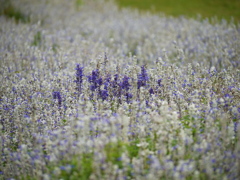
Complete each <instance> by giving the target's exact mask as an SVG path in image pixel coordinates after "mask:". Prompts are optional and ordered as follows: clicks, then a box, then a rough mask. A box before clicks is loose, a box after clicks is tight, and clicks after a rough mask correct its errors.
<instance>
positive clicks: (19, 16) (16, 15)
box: [0, 0, 30, 23]
mask: <svg viewBox="0 0 240 180" xmlns="http://www.w3.org/2000/svg"><path fill="white" fill-rule="evenodd" d="M0 3H1V7H0V15H3V16H6V17H8V18H12V19H14V20H15V21H16V23H19V22H23V23H28V22H29V21H30V17H29V16H28V15H26V14H24V13H23V12H21V11H20V10H19V9H18V8H17V7H15V6H14V5H13V4H12V2H11V1H6V0H1V1H0Z"/></svg>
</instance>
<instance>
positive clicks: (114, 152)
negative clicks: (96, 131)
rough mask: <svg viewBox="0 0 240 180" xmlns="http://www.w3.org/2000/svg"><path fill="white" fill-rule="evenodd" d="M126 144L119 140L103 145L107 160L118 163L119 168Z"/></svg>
mask: <svg viewBox="0 0 240 180" xmlns="http://www.w3.org/2000/svg"><path fill="white" fill-rule="evenodd" d="M125 146H126V144H124V143H123V142H121V141H118V142H117V143H108V144H106V146H105V152H106V155H107V161H108V162H112V163H113V164H116V165H118V167H119V168H122V167H123V165H122V162H121V156H122V153H123V152H124V149H125Z"/></svg>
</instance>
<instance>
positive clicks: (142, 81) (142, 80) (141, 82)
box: [137, 66, 149, 89]
mask: <svg viewBox="0 0 240 180" xmlns="http://www.w3.org/2000/svg"><path fill="white" fill-rule="evenodd" d="M148 79H149V78H148V74H147V71H146V69H145V66H142V67H141V73H140V74H139V75H138V82H137V85H138V89H140V87H143V86H146V85H147V81H148Z"/></svg>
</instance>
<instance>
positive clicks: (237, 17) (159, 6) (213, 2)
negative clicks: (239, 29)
mask: <svg viewBox="0 0 240 180" xmlns="http://www.w3.org/2000/svg"><path fill="white" fill-rule="evenodd" d="M115 1H116V3H117V4H118V5H119V6H120V7H124V8H125V7H128V8H129V7H131V8H138V9H140V10H141V11H142V12H145V11H151V12H153V13H156V12H158V13H159V12H161V13H165V14H166V15H171V16H174V17H178V16H184V17H185V18H202V19H205V18H210V19H214V20H213V22H215V21H221V20H222V19H225V20H227V21H232V20H233V21H235V22H236V23H237V22H239V21H240V11H239V9H240V1H238V0H231V1H228V0H178V1H176V0H115Z"/></svg>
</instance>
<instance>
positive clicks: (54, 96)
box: [53, 91, 62, 107]
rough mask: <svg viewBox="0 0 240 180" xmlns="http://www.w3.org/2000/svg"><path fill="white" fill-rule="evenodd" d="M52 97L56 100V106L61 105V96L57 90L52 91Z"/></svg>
mask: <svg viewBox="0 0 240 180" xmlns="http://www.w3.org/2000/svg"><path fill="white" fill-rule="evenodd" d="M53 99H57V100H58V106H59V107H60V106H61V105H62V97H61V94H60V92H59V91H54V92H53Z"/></svg>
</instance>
